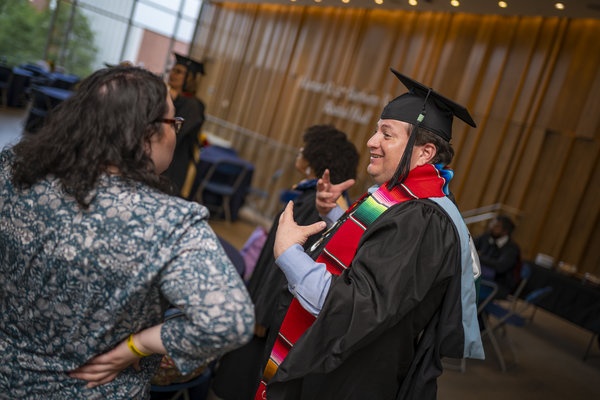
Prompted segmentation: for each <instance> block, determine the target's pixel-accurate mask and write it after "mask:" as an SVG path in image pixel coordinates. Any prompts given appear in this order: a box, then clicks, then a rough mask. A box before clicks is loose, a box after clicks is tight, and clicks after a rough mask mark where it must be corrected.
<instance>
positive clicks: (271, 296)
mask: <svg viewBox="0 0 600 400" xmlns="http://www.w3.org/2000/svg"><path fill="white" fill-rule="evenodd" d="M315 197H316V188H315V187H314V186H313V187H310V188H305V189H303V192H302V193H301V194H300V195H299V196H298V197H296V198H295V199H294V220H295V221H296V223H298V224H299V225H310V224H313V223H315V222H317V221H320V220H321V218H320V217H319V214H318V212H317V209H316V207H315ZM280 215H281V212H280V213H279V214H277V216H276V217H275V219H274V221H273V226H272V227H271V230H270V231H269V235H268V236H267V239H266V241H265V244H264V246H263V249H262V251H261V253H260V255H259V257H258V260H257V262H256V267H255V269H254V271H253V272H252V276H251V278H250V280H249V282H248V292H249V293H250V297H251V298H252V300H253V302H254V313H255V317H256V323H257V324H260V325H262V326H264V327H265V328H267V330H275V332H276V331H277V330H278V329H279V326H280V325H281V321H283V317H284V316H285V313H286V311H287V308H288V307H289V305H290V303H291V302H292V298H293V296H292V295H291V293H290V292H289V290H288V286H287V280H286V278H285V275H284V274H283V272H281V270H280V269H279V267H278V266H277V265H276V264H275V257H274V256H273V244H274V243H275V233H276V232H277V227H278V226H279V216H280ZM320 236H321V235H320V233H319V234H317V235H313V236H311V237H309V238H308V240H307V241H306V243H305V245H304V248H305V249H308V248H309V247H310V246H312V244H313V243H314V242H315V241H316V240H317V239H318V238H319V237H320ZM273 326H274V328H273ZM265 343H266V339H265V338H259V337H256V336H255V337H253V339H252V340H251V341H250V342H249V343H248V344H247V345H245V346H243V347H241V348H239V349H236V350H234V351H232V352H229V353H227V354H226V355H224V356H223V357H222V358H221V360H220V362H219V366H218V369H217V371H216V374H215V378H214V380H213V391H214V392H215V394H216V395H217V396H219V397H221V398H222V399H224V400H248V399H252V398H254V394H255V393H256V389H257V388H258V383H259V379H260V377H261V374H262V368H264V365H265V362H263V361H265V360H266V358H267V357H268V352H267V349H268V350H270V349H271V347H272V346H271V347H269V346H265Z"/></svg>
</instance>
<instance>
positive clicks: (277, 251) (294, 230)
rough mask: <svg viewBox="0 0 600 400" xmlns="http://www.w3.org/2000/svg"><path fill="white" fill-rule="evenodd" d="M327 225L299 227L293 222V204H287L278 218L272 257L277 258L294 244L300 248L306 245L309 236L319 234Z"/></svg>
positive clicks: (317, 223)
mask: <svg viewBox="0 0 600 400" xmlns="http://www.w3.org/2000/svg"><path fill="white" fill-rule="evenodd" d="M326 226H327V224H326V223H325V222H323V221H319V222H315V223H314V224H312V225H306V226H300V225H298V224H297V223H296V221H294V203H293V202H291V201H290V202H288V204H287V206H286V207H285V210H284V211H283V213H281V216H280V217H279V226H278V227H277V233H276V234H275V244H274V245H273V255H274V256H275V258H278V257H279V256H280V255H281V254H282V253H283V252H284V251H286V250H287V249H288V248H290V247H291V246H292V245H294V244H296V243H297V244H299V245H300V246H302V245H304V243H306V240H307V239H308V238H309V236H312V235H314V234H315V233H319V232H321V231H322V230H323V229H325V227H326Z"/></svg>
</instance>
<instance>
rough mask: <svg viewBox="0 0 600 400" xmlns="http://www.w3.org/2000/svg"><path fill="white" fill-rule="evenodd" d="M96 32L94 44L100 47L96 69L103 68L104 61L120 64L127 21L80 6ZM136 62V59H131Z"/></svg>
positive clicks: (95, 62)
mask: <svg viewBox="0 0 600 400" xmlns="http://www.w3.org/2000/svg"><path fill="white" fill-rule="evenodd" d="M80 10H81V13H82V14H84V15H85V16H86V17H87V19H88V21H89V23H90V28H91V30H92V32H93V33H94V44H95V45H96V48H97V49H98V52H97V53H96V59H95V60H94V65H93V67H94V69H98V68H103V67H104V63H108V64H118V63H119V62H121V61H123V60H120V59H119V58H120V56H121V47H122V45H123V41H124V40H125V34H126V33H127V23H126V22H123V21H122V20H121V21H120V20H116V19H113V18H111V17H108V16H105V15H102V14H99V13H98V12H95V11H92V10H91V9H88V8H86V7H80ZM130 61H132V62H135V61H136V60H130Z"/></svg>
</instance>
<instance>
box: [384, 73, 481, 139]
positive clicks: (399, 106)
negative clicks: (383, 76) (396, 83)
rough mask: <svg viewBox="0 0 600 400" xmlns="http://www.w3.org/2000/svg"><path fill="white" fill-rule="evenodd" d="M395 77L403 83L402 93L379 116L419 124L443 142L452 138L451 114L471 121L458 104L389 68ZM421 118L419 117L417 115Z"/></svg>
mask: <svg viewBox="0 0 600 400" xmlns="http://www.w3.org/2000/svg"><path fill="white" fill-rule="evenodd" d="M390 70H391V71H392V72H393V73H394V75H396V77H397V78H398V79H399V80H400V82H402V83H403V84H404V86H406V88H407V89H408V93H404V94H403V95H400V96H398V97H396V98H395V99H394V100H392V101H390V102H389V103H388V105H386V106H385V108H384V109H383V112H382V113H381V119H395V120H398V121H404V122H408V123H410V124H413V125H417V123H418V122H420V124H419V125H420V126H421V127H423V128H425V129H427V130H428V131H430V132H432V133H435V134H436V135H438V136H440V137H441V138H442V139H444V140H446V141H447V142H449V141H450V139H451V138H452V119H453V117H454V116H457V117H458V118H460V119H462V120H463V121H464V122H466V123H467V124H469V125H471V126H472V127H474V128H475V127H476V126H475V122H474V121H473V119H472V118H471V115H469V112H468V111H467V109H466V108H465V107H463V106H461V105H460V104H457V103H455V102H454V101H452V100H450V99H448V98H447V97H444V96H442V95H441V94H439V93H437V92H435V91H433V90H432V89H430V88H428V87H426V86H425V85H423V84H422V83H419V82H417V81H415V80H414V79H411V78H409V77H408V76H406V75H402V74H401V73H399V72H398V71H396V70H394V69H393V68H390ZM421 114H422V115H423V117H421V119H422V120H421V121H419V116H420V115H421Z"/></svg>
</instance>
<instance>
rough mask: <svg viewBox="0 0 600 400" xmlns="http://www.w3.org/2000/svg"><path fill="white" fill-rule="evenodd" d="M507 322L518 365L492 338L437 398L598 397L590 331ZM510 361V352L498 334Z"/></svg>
mask: <svg viewBox="0 0 600 400" xmlns="http://www.w3.org/2000/svg"><path fill="white" fill-rule="evenodd" d="M24 119H25V111H24V110H19V109H7V108H2V107H0V148H4V147H5V146H6V145H10V144H13V143H15V142H16V141H18V140H19V137H20V135H21V132H22V126H23V125H22V123H23V120H24ZM211 226H212V227H213V229H214V230H215V232H216V233H217V234H219V235H220V236H222V237H223V238H225V239H226V240H228V241H229V242H230V243H232V244H233V245H234V246H235V247H236V248H238V249H241V247H242V246H243V244H244V243H245V241H246V240H247V238H248V237H249V235H250V233H252V231H253V230H254V228H255V224H253V223H250V222H248V221H247V220H245V219H240V220H238V221H236V222H234V223H231V224H227V223H225V222H223V221H216V220H215V221H211ZM510 328H513V327H509V335H510V337H511V338H512V340H513V343H514V346H515V347H516V349H517V352H518V355H519V359H518V364H517V365H516V366H514V367H512V368H509V369H508V371H507V372H505V373H503V372H501V371H500V368H499V364H498V362H497V359H496V357H495V355H494V353H493V350H492V347H491V345H490V343H489V341H487V340H485V341H484V345H485V348H486V353H487V359H486V360H485V361H474V360H469V361H468V362H467V367H466V371H465V372H464V373H462V372H460V371H455V370H450V369H448V370H446V371H445V372H444V374H443V375H442V377H441V378H440V379H439V381H438V385H439V390H438V399H440V400H446V399H461V400H471V399H472V400H506V399H528V400H529V399H531V400H536V399H540V400H547V399H600V384H598V382H600V349H599V348H598V342H597V341H595V342H594V343H593V346H592V350H591V356H590V358H589V359H588V360H586V361H582V356H583V354H584V353H585V351H586V348H587V345H588V343H589V341H590V338H591V336H592V334H591V332H589V331H587V330H584V329H582V328H579V327H578V326H575V325H573V324H571V323H569V322H567V321H565V320H563V319H561V318H558V317H556V316H554V315H552V314H549V313H547V312H545V311H543V310H538V311H537V313H536V315H535V318H534V320H533V322H532V323H530V324H528V325H526V326H525V327H523V328H513V329H510ZM500 343H501V345H502V348H503V350H504V354H505V358H506V359H507V362H510V360H511V359H512V358H511V354H510V351H509V350H508V347H507V346H506V342H505V341H503V340H502V338H500Z"/></svg>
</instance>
